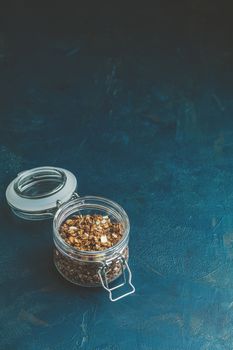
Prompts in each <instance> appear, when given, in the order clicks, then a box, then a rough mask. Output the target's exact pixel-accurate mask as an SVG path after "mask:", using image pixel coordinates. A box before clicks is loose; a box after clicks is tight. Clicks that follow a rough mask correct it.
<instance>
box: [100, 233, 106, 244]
mask: <svg viewBox="0 0 233 350" xmlns="http://www.w3.org/2000/svg"><path fill="white" fill-rule="evenodd" d="M100 240H101V243H106V242H107V241H108V239H107V237H106V235H104V236H101V238H100Z"/></svg>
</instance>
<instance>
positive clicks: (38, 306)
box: [0, 1, 233, 350]
mask: <svg viewBox="0 0 233 350" xmlns="http://www.w3.org/2000/svg"><path fill="white" fill-rule="evenodd" d="M156 4H157V9H156V10H155V11H152V9H150V8H143V9H140V8H138V9H137V10H135V12H134V9H132V8H131V9H130V8H128V9H127V10H126V9H125V10H123V12H121V10H120V9H119V8H118V7H117V6H116V5H115V8H113V9H112V10H111V11H110V9H106V8H105V9H102V8H100V7H98V6H99V5H98V6H97V5H95V8H94V9H93V8H92V6H89V7H88V6H86V7H85V8H84V7H82V8H80V9H78V10H77V8H76V10H75V8H74V5H72V6H68V5H67V7H66V9H64V11H63V8H62V6H61V5H59V4H56V5H54V7H53V6H50V7H48V8H42V7H38V8H37V7H34V8H31V7H30V5H27V3H26V2H22V1H19V2H17V4H15V5H14V7H10V6H9V7H8V8H7V9H4V11H2V12H1V13H0V16H1V22H0V23H1V25H0V28H1V30H0V118H1V119H0V120H1V128H0V139H1V145H0V165H1V173H0V179H1V181H0V189H1V191H0V198H1V208H0V209H1V211H0V219H1V233H0V288H1V289H0V335H1V337H0V348H1V349H4V350H14V349H17V350H18V349H19V350H52V349H55V350H63V349H67V350H68V349H69V350H73V349H90V350H125V349H140V350H189V349H190V350H194V349H195V350H196V349H197V350H207V349H209V350H222V349H229V350H232V348H233V327H232V326H233V261H232V260H233V216H232V206H233V157H232V154H233V129H232V126H233V118H232V115H233V98H232V92H233V85H232V83H233V70H232V58H233V56H232V55H233V50H232V31H231V28H230V14H231V12H230V10H229V9H227V8H225V9H224V6H223V4H222V5H221V7H220V4H218V3H217V2H207V1H204V2H203V1H202V2H201V1H195V2H194V1H193V2H190V3H189V5H187V2H186V5H185V4H184V3H180V2H179V3H178V4H177V3H176V2H174V3H173V4H169V2H156ZM124 11H125V12H124ZM110 12H111V15H109V13H110ZM132 14H134V16H131V15H132ZM42 165H54V166H56V165H57V166H60V167H64V168H67V169H69V170H71V171H72V172H74V173H75V174H76V175H77V178H78V192H79V193H80V194H82V195H88V194H89V195H101V196H105V197H108V198H110V199H113V200H115V201H117V202H119V203H120V204H121V205H122V206H123V207H124V208H125V210H126V211H127V213H128V215H129V217H130V221H131V240H130V266H131V268H132V272H133V282H134V284H135V286H136V294H135V295H133V296H130V297H128V298H127V299H123V300H121V301H119V302H117V303H111V302H110V301H109V300H108V297H107V294H106V293H105V291H104V290H101V289H98V290H93V289H83V288H78V287H75V286H72V285H71V284H69V283H68V282H66V281H65V280H64V279H62V277H60V276H59V275H58V273H57V272H56V271H55V268H54V266H53V261H52V246H53V242H52V222H51V221H49V222H42V223H29V222H24V221H22V220H19V219H16V218H15V217H14V216H13V215H11V213H10V212H9V209H8V207H7V204H6V202H5V198H4V192H5V188H6V186H7V184H8V183H9V182H10V181H11V180H12V179H13V178H14V177H15V176H16V174H17V173H18V172H19V171H21V170H24V169H28V168H31V167H35V166H42Z"/></svg>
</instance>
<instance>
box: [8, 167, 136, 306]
mask: <svg viewBox="0 0 233 350" xmlns="http://www.w3.org/2000/svg"><path fill="white" fill-rule="evenodd" d="M76 187H77V180H76V177H75V176H74V175H73V174H72V173H71V172H69V171H68V170H66V169H62V168H54V167H40V168H34V169H30V170H27V171H24V172H22V173H20V174H18V176H17V178H16V179H15V180H13V181H12V182H11V183H10V184H9V186H8V188H7V190H6V198H7V202H8V204H9V205H10V207H11V209H12V211H13V212H14V213H15V214H16V215H17V216H19V217H21V218H24V219H27V220H42V219H48V218H53V240H54V263H55V266H56V268H57V270H58V271H59V273H60V274H61V275H62V276H63V277H64V278H66V279H67V280H68V281H70V282H72V283H74V284H77V285H80V286H83V287H99V286H102V287H103V288H104V289H106V290H107V291H108V292H109V298H110V300H111V301H116V300H119V299H121V298H123V297H125V296H126V295H129V294H132V293H134V291H135V288H134V286H133V284H132V281H131V279H132V275H131V271H130V268H129V265H128V257H129V248H128V242H129V231H130V224H129V219H128V216H127V214H126V212H125V211H124V209H123V208H121V207H120V206H119V205H118V204H117V203H115V202H113V201H111V200H109V199H106V198H101V197H94V196H84V197H79V195H78V194H77V193H76V192H75V191H76ZM92 214H98V215H103V216H105V215H108V217H109V218H110V219H111V221H113V222H117V223H120V224H121V227H122V231H123V235H122V238H121V239H120V241H118V242H117V244H115V245H114V246H112V247H110V248H107V249H105V250H102V251H81V250H78V249H77V248H75V247H72V246H70V245H69V244H68V243H66V242H65V240H64V239H63V238H62V237H61V235H60V233H59V229H60V227H61V225H62V223H64V221H65V220H67V219H68V218H72V217H73V216H75V215H92ZM120 276H122V277H123V278H122V282H121V283H120V284H119V285H117V286H114V287H110V283H111V282H113V281H114V280H116V279H117V278H118V277H120ZM127 283H128V286H129V291H127V292H126V293H123V294H121V295H120V296H118V297H114V296H113V291H114V290H116V289H118V288H120V287H123V286H124V285H126V284H127Z"/></svg>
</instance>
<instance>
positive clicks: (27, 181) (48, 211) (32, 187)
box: [6, 166, 77, 220]
mask: <svg viewBox="0 0 233 350" xmlns="http://www.w3.org/2000/svg"><path fill="white" fill-rule="evenodd" d="M76 187H77V179H76V177H75V176H74V174H73V173H71V172H70V171H68V170H66V169H62V168H57V167H50V166H44V167H39V168H33V169H30V170H25V171H23V172H21V173H19V174H18V176H17V177H16V178H15V179H14V180H13V181H12V182H11V183H10V184H9V186H8V187H7V190H6V199H7V202H8V204H9V205H10V207H11V209H12V211H13V212H14V213H15V214H16V215H17V216H19V217H21V218H24V219H28V220H43V219H49V218H52V217H53V216H54V214H55V212H56V211H57V208H58V207H59V206H60V205H61V204H63V203H66V202H68V201H69V200H70V199H71V198H72V196H73V194H74V193H75V190H76Z"/></svg>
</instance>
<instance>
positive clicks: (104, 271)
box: [98, 255, 135, 301]
mask: <svg viewBox="0 0 233 350" xmlns="http://www.w3.org/2000/svg"><path fill="white" fill-rule="evenodd" d="M111 260H113V259H111ZM111 260H109V261H108V262H106V263H105V264H103V266H102V267H101V268H100V269H99V271H98V275H99V278H100V281H101V284H102V286H103V288H104V289H106V290H107V291H108V293H109V299H110V300H111V301H117V300H119V299H122V298H124V297H126V296H127V295H130V294H133V293H134V292H135V287H134V285H133V284H132V272H131V270H130V268H129V265H128V263H127V261H126V259H125V258H124V257H123V256H122V255H120V256H119V259H118V260H117V261H119V262H120V264H121V270H122V275H123V279H124V280H123V282H122V283H120V284H118V285H117V286H115V287H112V288H110V287H109V282H108V280H107V269H108V265H110V264H111ZM125 270H127V272H128V281H127V279H126V274H125ZM127 282H128V285H129V286H130V288H131V290H130V291H129V292H127V293H124V294H122V295H120V296H119V297H116V298H114V297H113V295H112V292H113V291H114V290H116V289H119V288H120V287H123V286H124V285H126V284H127Z"/></svg>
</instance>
